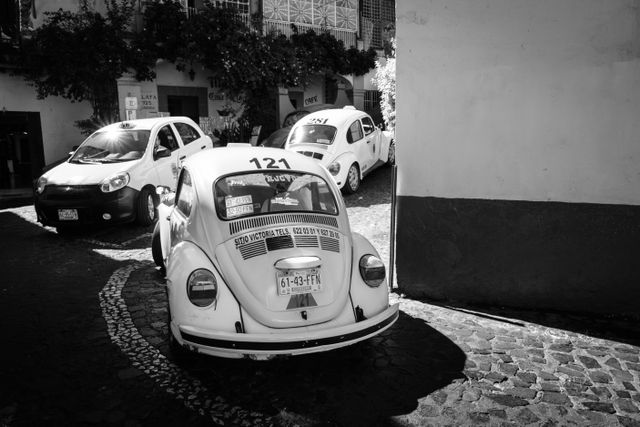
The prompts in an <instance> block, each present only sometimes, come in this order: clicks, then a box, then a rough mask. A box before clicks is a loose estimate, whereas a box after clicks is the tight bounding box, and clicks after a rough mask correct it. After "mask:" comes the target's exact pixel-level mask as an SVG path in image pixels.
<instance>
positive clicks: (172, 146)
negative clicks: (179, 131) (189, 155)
mask: <svg viewBox="0 0 640 427" xmlns="http://www.w3.org/2000/svg"><path fill="white" fill-rule="evenodd" d="M158 145H162V146H163V147H165V148H168V149H169V150H170V151H175V150H177V149H178V148H179V146H178V140H177V139H176V137H175V135H174V134H173V131H172V130H171V126H169V125H166V126H163V127H162V128H161V129H160V130H159V131H158V136H156V147H157V146H158Z"/></svg>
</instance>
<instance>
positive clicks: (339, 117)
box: [294, 107, 368, 128]
mask: <svg viewBox="0 0 640 427" xmlns="http://www.w3.org/2000/svg"><path fill="white" fill-rule="evenodd" d="M363 116H368V114H367V113H365V112H364V111H360V110H356V109H355V108H353V107H351V108H348V107H345V108H331V109H328V110H322V111H316V112H315V113H311V114H309V115H307V116H304V117H303V118H301V119H300V120H298V121H297V122H296V124H295V125H294V126H296V127H297V126H301V125H305V124H310V122H311V121H313V120H314V119H323V120H324V119H326V122H325V123H322V124H327V125H330V126H335V127H338V128H340V127H342V126H343V125H345V124H349V125H350V124H351V122H353V120H355V119H358V118H360V117H363ZM315 124H318V123H317V122H316V123H315Z"/></svg>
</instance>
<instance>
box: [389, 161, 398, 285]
mask: <svg viewBox="0 0 640 427" xmlns="http://www.w3.org/2000/svg"><path fill="white" fill-rule="evenodd" d="M391 168H392V169H391V228H390V233H389V240H390V242H389V290H390V291H392V290H394V289H398V286H397V285H396V283H395V282H394V274H395V260H396V183H397V179H398V166H397V165H395V164H394V165H393V166H392V167H391Z"/></svg>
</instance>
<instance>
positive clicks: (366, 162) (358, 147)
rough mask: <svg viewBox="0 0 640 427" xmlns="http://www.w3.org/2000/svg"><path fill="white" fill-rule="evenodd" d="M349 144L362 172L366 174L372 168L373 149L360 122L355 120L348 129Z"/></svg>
mask: <svg viewBox="0 0 640 427" xmlns="http://www.w3.org/2000/svg"><path fill="white" fill-rule="evenodd" d="M347 143H348V144H349V146H350V148H351V150H352V151H353V153H354V155H355V156H356V158H357V159H358V163H359V164H360V171H361V172H365V171H366V170H367V169H369V168H370V167H371V163H372V157H371V148H370V146H369V144H368V141H367V139H366V138H365V136H364V131H363V130H362V123H361V122H360V120H359V119H358V120H355V121H354V122H352V123H351V125H350V126H349V129H347Z"/></svg>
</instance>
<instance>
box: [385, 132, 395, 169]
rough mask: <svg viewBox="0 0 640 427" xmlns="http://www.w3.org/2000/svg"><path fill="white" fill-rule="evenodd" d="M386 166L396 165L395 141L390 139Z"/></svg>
mask: <svg viewBox="0 0 640 427" xmlns="http://www.w3.org/2000/svg"><path fill="white" fill-rule="evenodd" d="M387 164H388V165H389V166H393V165H395V164H396V140H395V139H392V140H391V142H390V143H389V155H388V156H387Z"/></svg>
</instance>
